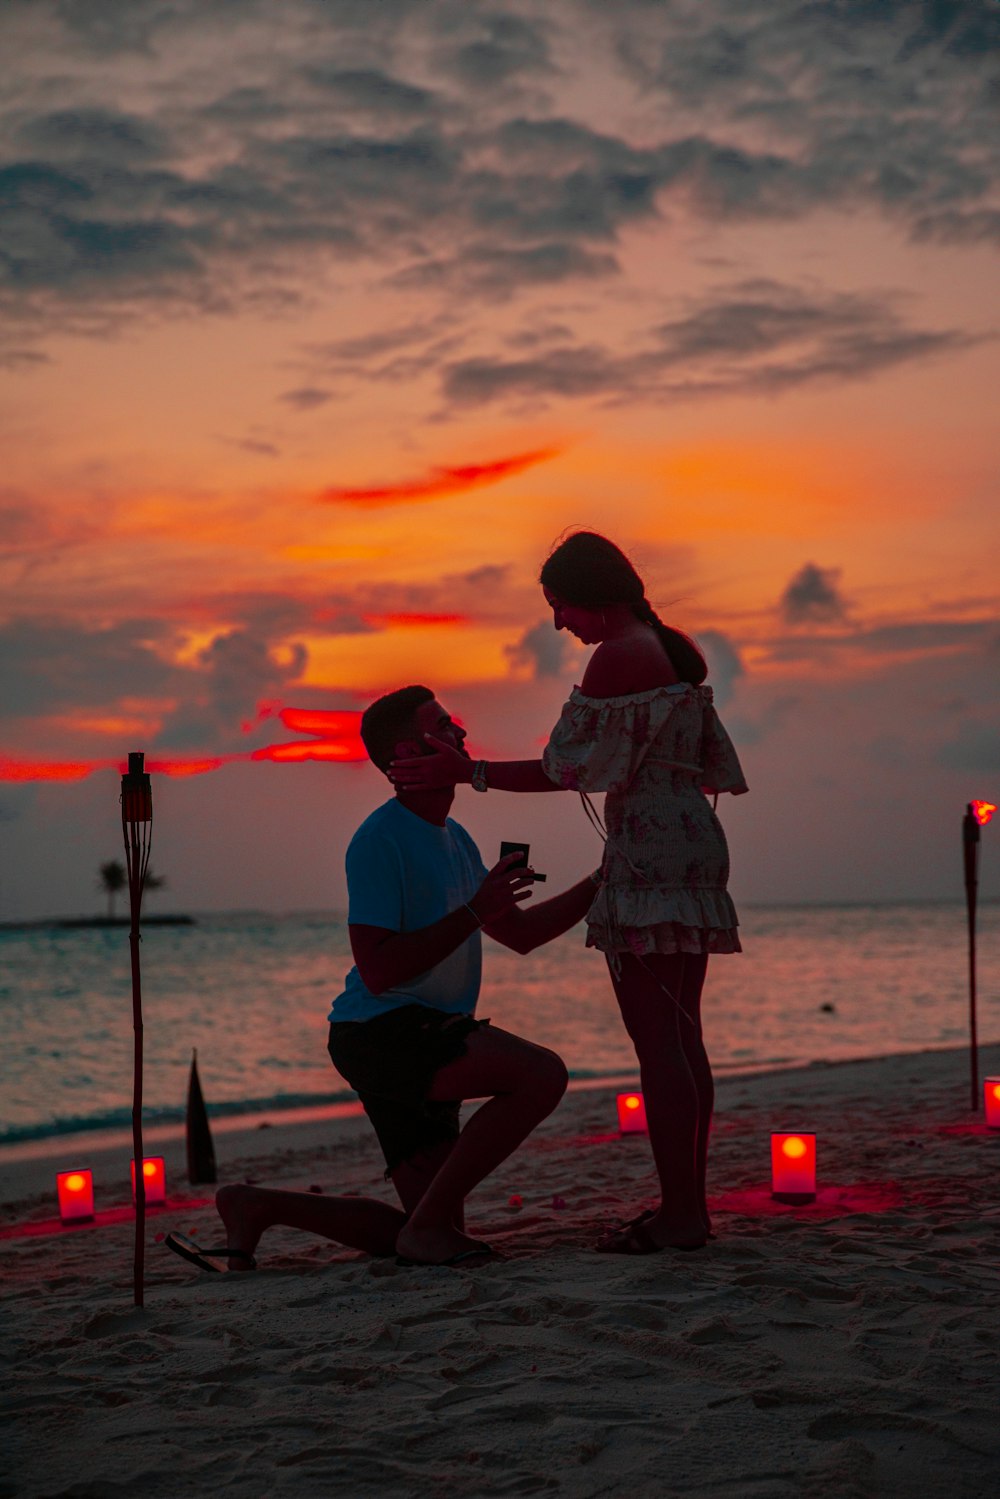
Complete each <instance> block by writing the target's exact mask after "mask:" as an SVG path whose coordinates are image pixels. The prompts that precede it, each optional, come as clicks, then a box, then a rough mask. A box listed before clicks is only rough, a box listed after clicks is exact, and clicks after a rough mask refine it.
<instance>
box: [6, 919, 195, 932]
mask: <svg viewBox="0 0 1000 1499" xmlns="http://www.w3.org/2000/svg"><path fill="white" fill-rule="evenodd" d="M140 924H141V925H142V926H197V924H198V923H197V921H196V919H195V918H194V917H193V916H183V915H182V916H144V917H143V918H142V921H141V923H140ZM131 925H132V918H131V917H130V916H46V917H43V918H42V919H41V920H40V921H0V932H43V931H79V930H81V929H83V928H85V927H95V928H97V929H98V930H99V929H101V928H102V927H108V928H111V927H115V928H117V927H126V928H127V927H130V926H131Z"/></svg>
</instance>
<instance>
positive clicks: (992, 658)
mask: <svg viewBox="0 0 1000 1499" xmlns="http://www.w3.org/2000/svg"><path fill="white" fill-rule="evenodd" d="M803 571H805V569H803ZM799 577H801V574H799ZM820 589H822V584H820ZM996 641H997V621H996V620H995V619H984V620H966V621H963V620H951V619H940V618H937V619H927V620H917V621H910V622H903V623H900V624H894V625H880V626H876V627H874V628H869V629H864V628H859V629H857V630H843V629H841V630H825V631H823V632H822V633H818V634H799V633H796V634H794V635H791V636H781V637H778V638H776V639H773V640H771V641H769V642H768V644H767V651H768V655H769V657H770V659H771V660H773V661H782V662H793V661H808V662H817V661H823V660H826V659H828V658H831V657H833V656H837V655H841V654H844V653H845V652H860V653H862V654H864V655H869V656H898V657H900V658H901V659H902V658H906V657H909V658H911V659H915V660H920V659H921V658H924V657H926V658H929V659H932V660H933V659H935V658H938V657H942V656H952V657H955V656H964V657H965V658H966V659H967V660H968V661H969V662H970V663H971V664H972V665H973V667H974V669H975V670H977V671H982V670H983V669H984V668H983V658H984V657H986V658H987V662H988V666H987V669H988V670H989V671H990V672H991V673H992V674H994V675H995V673H996V656H997V647H996Z"/></svg>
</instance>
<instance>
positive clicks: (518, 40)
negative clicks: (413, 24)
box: [444, 11, 554, 90]
mask: <svg viewBox="0 0 1000 1499" xmlns="http://www.w3.org/2000/svg"><path fill="white" fill-rule="evenodd" d="M466 25H467V27H468V28H469V29H470V30H473V32H474V34H473V35H472V36H471V37H470V38H469V39H468V40H466V41H463V42H462V43H461V44H460V45H459V46H457V47H454V48H452V49H446V51H445V54H444V61H445V66H446V67H447V68H448V70H449V71H450V72H451V73H453V74H454V75H455V76H456V77H457V78H459V79H460V80H461V81H462V82H463V83H465V84H468V85H469V86H470V87H471V88H473V89H477V90H478V89H489V88H496V87H497V86H498V85H501V84H507V83H511V82H513V81H514V80H520V79H523V78H526V77H530V76H531V75H535V74H541V75H546V74H550V73H552V72H553V71H554V69H553V64H552V58H551V55H550V51H549V45H548V41H547V39H546V31H545V28H544V27H543V26H542V25H538V24H532V23H531V22H530V21H527V20H525V19H524V18H523V17H521V16H516V15H512V14H509V13H508V14H507V15H504V14H502V13H501V12H499V11H494V13H493V14H492V15H489V14H487V15H478V16H477V15H476V13H475V12H474V11H471V12H469V14H468V16H467V18H466Z"/></svg>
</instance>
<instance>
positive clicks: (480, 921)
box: [462, 900, 483, 926]
mask: <svg viewBox="0 0 1000 1499" xmlns="http://www.w3.org/2000/svg"><path fill="white" fill-rule="evenodd" d="M462 905H463V906H464V907H465V909H466V910H467V911H468V913H469V915H470V916H474V917H475V919H476V926H482V924H483V918H482V917H481V916H480V914H479V912H478V911H476V910H474V909H473V907H472V906H470V905H469V902H468V901H467V900H463V902H462Z"/></svg>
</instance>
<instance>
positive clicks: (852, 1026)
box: [0, 904, 1000, 1145]
mask: <svg viewBox="0 0 1000 1499" xmlns="http://www.w3.org/2000/svg"><path fill="white" fill-rule="evenodd" d="M741 917H742V920H743V926H742V934H743V940H744V946H745V949H746V950H745V952H744V953H743V954H742V955H740V956H732V957H729V956H727V957H718V958H714V959H713V960H712V962H711V963H710V965H709V979H708V988H707V991H706V999H705V1016H706V1021H705V1029H706V1037H707V1041H708V1045H709V1051H710V1054H711V1056H712V1060H713V1063H714V1065H715V1066H716V1068H717V1069H718V1070H719V1071H727V1070H728V1071H735V1070H752V1069H758V1068H768V1067H784V1066H789V1065H794V1064H798V1063H803V1062H809V1061H813V1060H817V1059H828V1060H836V1059H842V1058H850V1057H863V1056H875V1055H880V1054H884V1053H888V1052H899V1051H919V1050H923V1049H924V1048H927V1047H938V1046H952V1045H959V1044H961V1043H962V1042H963V1041H964V1040H965V1039H966V1037H967V1033H968V1032H967V1024H968V1021H967V1016H968V988H967V937H966V918H965V908H964V906H963V905H958V904H956V905H950V904H907V905H884V906H806V907H801V906H800V907H788V906H781V907H779V906H773V907H762V906H761V907H756V908H753V907H744V909H743V911H742V912H741ZM978 948H979V995H980V1002H979V1029H980V1039H981V1040H983V1041H998V1040H1000V905H998V904H987V905H984V906H982V907H981V908H980V912H979V921H978ZM349 966H350V957H349V947H348V940H347V931H346V928H345V926H344V923H343V918H342V917H341V916H337V915H332V914H331V915H325V914H322V913H311V914H308V915H295V916H261V915H252V914H246V913H240V914H237V915H211V916H205V917H201V918H199V919H198V920H197V923H196V925H194V926H190V927H183V926H181V927H151V928H148V929H146V930H145V931H144V933H143V941H142V981H143V1011H144V1021H145V1057H146V1065H145V1109H144V1118H145V1119H146V1121H147V1122H149V1123H157V1122H163V1123H166V1122H169V1121H173V1120H180V1119H182V1118H183V1116H184V1105H185V1099H186V1095H187V1082H188V1070H189V1066H190V1062H191V1053H192V1049H193V1048H195V1047H196V1048H197V1050H198V1066H199V1071H200V1074H201V1081H202V1088H203V1091H204V1094H205V1098H206V1101H207V1103H208V1108H209V1113H210V1115H213V1116H215V1117H217V1118H218V1117H221V1116H223V1115H227V1114H229V1115H234V1114H246V1113H255V1112H260V1111H263V1110H267V1111H268V1112H272V1113H273V1112H274V1111H276V1110H282V1109H301V1108H305V1107H312V1106H319V1105H323V1104H329V1103H336V1102H343V1101H346V1100H349V1099H351V1098H352V1097H353V1094H352V1093H351V1092H350V1091H349V1090H348V1089H347V1088H346V1086H345V1085H344V1083H343V1081H342V1080H341V1079H340V1077H339V1076H338V1074H337V1073H335V1072H334V1071H333V1068H332V1067H331V1065H330V1063H329V1060H328V1058H327V1055H326V1049H325V1048H326V1015H327V1013H328V1011H329V1007H330V1002H331V1000H332V999H333V997H334V996H335V995H336V993H337V991H338V988H339V986H340V982H341V980H342V978H343V975H344V973H345V972H346V971H347V969H348V967H349ZM479 1014H480V1015H483V1016H486V1015H488V1016H491V1017H492V1019H493V1021H494V1023H495V1024H497V1025H502V1026H504V1027H506V1028H508V1029H510V1030H514V1031H519V1032H521V1033H522V1034H524V1035H526V1036H528V1037H530V1038H531V1039H532V1040H537V1041H540V1042H543V1043H544V1044H546V1045H549V1046H552V1047H554V1048H555V1049H556V1050H557V1051H558V1052H560V1053H561V1055H562V1056H563V1057H564V1058H565V1059H566V1062H567V1064H568V1066H569V1068H570V1071H571V1074H572V1075H573V1076H574V1077H576V1078H591V1079H600V1078H602V1077H617V1076H621V1075H622V1074H626V1075H627V1074H633V1075H634V1069H635V1063H634V1057H633V1055H632V1051H631V1048H630V1044H629V1041H628V1038H627V1037H626V1035H625V1033H624V1031H623V1029H622V1025H621V1021H620V1019H619V1017H618V1012H617V1009H616V1007H615V1003H614V999H613V996H612V993H611V988H610V985H609V983H608V978H607V973H606V970H605V967H604V963H603V960H602V959H601V957H600V956H599V955H598V954H596V953H594V952H591V951H587V950H586V949H585V947H584V945H583V928H582V927H580V928H578V929H577V930H576V931H574V932H571V933H569V934H568V935H567V936H566V937H564V938H562V939H560V940H559V941H557V942H554V943H552V944H551V945H550V946H549V947H547V948H543V949H541V950H540V951H539V952H537V953H535V954H533V955H532V956H530V957H527V958H522V957H518V956H517V955H516V954H513V953H509V952H507V951H506V950H505V949H503V948H500V947H497V946H496V945H495V944H494V943H492V942H486V943H485V955H484V984H483V993H482V998H481V1000H480V1004H479ZM0 1020H2V1026H3V1037H4V1040H3V1051H2V1057H0V1144H8V1145H9V1144H12V1143H14V1142H16V1141H28V1140H37V1139H41V1138H43V1137H45V1136H47V1135H59V1134H68V1133H72V1132H75V1131H82V1130H92V1129H106V1128H114V1127H122V1126H125V1125H127V1123H128V1120H129V1117H130V1109H131V1088H132V1082H131V1079H132V1011H131V981H130V969H129V949H128V937H127V933H126V931H125V930H124V929H110V930H86V929H85V930H62V929H58V928H38V929H30V930H22V931H10V930H8V931H0Z"/></svg>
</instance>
